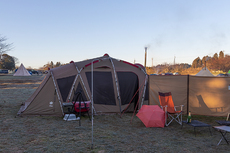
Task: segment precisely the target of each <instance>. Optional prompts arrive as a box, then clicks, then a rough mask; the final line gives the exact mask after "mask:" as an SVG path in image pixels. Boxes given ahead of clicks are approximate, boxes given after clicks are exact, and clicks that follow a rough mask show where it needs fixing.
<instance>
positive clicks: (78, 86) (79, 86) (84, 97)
mask: <svg viewBox="0 0 230 153" xmlns="http://www.w3.org/2000/svg"><path fill="white" fill-rule="evenodd" d="M80 91H83V92H81V94H82V98H83V101H87V98H86V96H85V93H84V90H83V88H82V86H81V83H78V85H77V88H76V90H75V93H74V96H73V101H74V100H75V99H76V98H77V95H76V93H78V92H80Z"/></svg>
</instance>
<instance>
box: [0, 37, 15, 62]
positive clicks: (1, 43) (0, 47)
mask: <svg viewBox="0 0 230 153" xmlns="http://www.w3.org/2000/svg"><path fill="white" fill-rule="evenodd" d="M6 40H7V38H6V37H3V36H1V35H0V61H1V60H2V55H3V54H6V53H7V52H8V51H10V50H12V49H13V47H12V46H13V44H12V43H11V44H8V43H6Z"/></svg>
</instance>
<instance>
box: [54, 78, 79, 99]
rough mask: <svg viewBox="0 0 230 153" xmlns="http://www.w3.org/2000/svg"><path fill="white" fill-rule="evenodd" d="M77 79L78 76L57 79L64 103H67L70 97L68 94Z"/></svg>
mask: <svg viewBox="0 0 230 153" xmlns="http://www.w3.org/2000/svg"><path fill="white" fill-rule="evenodd" d="M75 77H76V75H73V76H69V77H66V78H61V79H57V84H58V87H59V90H60V92H61V97H62V100H63V101H64V102H65V101H66V99H67V97H68V94H69V92H70V90H71V87H72V85H73V82H74V79H75Z"/></svg>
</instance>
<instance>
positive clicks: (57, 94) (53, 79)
mask: <svg viewBox="0 0 230 153" xmlns="http://www.w3.org/2000/svg"><path fill="white" fill-rule="evenodd" d="M50 73H51V76H52V79H53V83H54V87H55V90H56V92H57V96H58V101H59V104H60V107H61V111H62V115H64V112H63V108H62V104H61V100H60V96H59V94H58V90H57V85H56V83H55V79H54V76H53V73H52V71H51V70H50Z"/></svg>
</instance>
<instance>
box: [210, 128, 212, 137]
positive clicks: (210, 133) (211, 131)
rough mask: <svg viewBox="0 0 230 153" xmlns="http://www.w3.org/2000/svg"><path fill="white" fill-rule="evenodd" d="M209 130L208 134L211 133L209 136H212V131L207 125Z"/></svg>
mask: <svg viewBox="0 0 230 153" xmlns="http://www.w3.org/2000/svg"><path fill="white" fill-rule="evenodd" d="M209 132H210V134H211V136H212V131H211V129H210V127H209Z"/></svg>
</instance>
